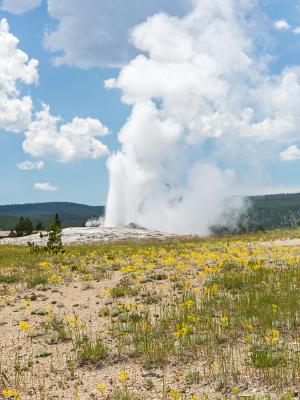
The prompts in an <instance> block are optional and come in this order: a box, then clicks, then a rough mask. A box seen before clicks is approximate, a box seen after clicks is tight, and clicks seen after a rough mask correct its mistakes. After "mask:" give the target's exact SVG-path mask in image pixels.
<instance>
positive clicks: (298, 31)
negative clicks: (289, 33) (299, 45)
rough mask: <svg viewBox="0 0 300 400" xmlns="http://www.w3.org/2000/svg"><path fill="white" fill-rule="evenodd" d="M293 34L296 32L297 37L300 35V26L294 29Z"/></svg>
mask: <svg viewBox="0 0 300 400" xmlns="http://www.w3.org/2000/svg"><path fill="white" fill-rule="evenodd" d="M293 32H294V33H295V34H296V35H299V33H300V26H297V27H296V28H294V29H293Z"/></svg>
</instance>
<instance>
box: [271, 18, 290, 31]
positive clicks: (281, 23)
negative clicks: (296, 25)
mask: <svg viewBox="0 0 300 400" xmlns="http://www.w3.org/2000/svg"><path fill="white" fill-rule="evenodd" d="M274 28H275V29H277V30H279V31H287V30H289V29H290V28H291V26H290V24H289V23H288V22H287V21H286V20H285V19H280V20H278V21H276V22H274Z"/></svg>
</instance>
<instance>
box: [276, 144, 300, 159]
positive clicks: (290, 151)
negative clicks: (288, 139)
mask: <svg viewBox="0 0 300 400" xmlns="http://www.w3.org/2000/svg"><path fill="white" fill-rule="evenodd" d="M280 159H281V160H282V161H295V160H300V150H299V149H298V147H297V146H295V145H292V146H289V147H288V148H287V149H286V150H284V151H282V152H281V153H280Z"/></svg>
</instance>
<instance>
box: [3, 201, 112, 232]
mask: <svg viewBox="0 0 300 400" xmlns="http://www.w3.org/2000/svg"><path fill="white" fill-rule="evenodd" d="M56 213H57V214H58V215H59V217H60V218H61V221H62V226H63V227H64V228H67V227H72V226H84V224H85V222H86V221H87V220H88V219H90V218H95V217H99V216H102V215H104V207H103V206H87V205H84V204H76V203H67V202H53V203H35V204H11V205H2V206H1V205H0V229H12V228H13V227H14V226H15V224H16V222H17V221H18V219H19V218H20V217H21V216H24V217H28V218H30V219H31V220H32V222H33V223H34V225H35V224H37V223H38V222H39V221H41V222H42V223H43V225H44V226H45V227H47V226H48V223H49V221H50V220H51V219H52V218H53V216H54V214H56Z"/></svg>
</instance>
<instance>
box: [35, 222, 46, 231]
mask: <svg viewBox="0 0 300 400" xmlns="http://www.w3.org/2000/svg"><path fill="white" fill-rule="evenodd" d="M35 230H37V231H43V230H44V225H43V224H42V222H41V221H39V222H38V223H37V224H36V226H35Z"/></svg>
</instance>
